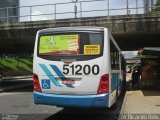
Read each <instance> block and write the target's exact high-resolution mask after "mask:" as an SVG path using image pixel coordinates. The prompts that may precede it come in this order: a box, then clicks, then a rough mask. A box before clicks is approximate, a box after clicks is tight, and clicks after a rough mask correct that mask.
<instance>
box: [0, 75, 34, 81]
mask: <svg viewBox="0 0 160 120" xmlns="http://www.w3.org/2000/svg"><path fill="white" fill-rule="evenodd" d="M27 78H32V76H21V77H3V78H2V80H15V79H18V80H20V79H27Z"/></svg>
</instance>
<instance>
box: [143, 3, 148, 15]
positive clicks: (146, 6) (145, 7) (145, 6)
mask: <svg viewBox="0 0 160 120" xmlns="http://www.w3.org/2000/svg"><path fill="white" fill-rule="evenodd" d="M148 12H149V0H144V14H147V13H148Z"/></svg>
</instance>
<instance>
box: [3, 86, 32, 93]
mask: <svg viewBox="0 0 160 120" xmlns="http://www.w3.org/2000/svg"><path fill="white" fill-rule="evenodd" d="M31 86H32V84H27V85H17V86H12V87H8V88H7V87H6V88H1V89H0V93H2V92H9V91H13V90H18V89H22V88H27V87H31Z"/></svg>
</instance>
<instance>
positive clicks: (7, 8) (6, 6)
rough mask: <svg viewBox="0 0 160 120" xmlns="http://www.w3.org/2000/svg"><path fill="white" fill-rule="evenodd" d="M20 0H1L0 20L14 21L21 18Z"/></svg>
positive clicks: (5, 21)
mask: <svg viewBox="0 0 160 120" xmlns="http://www.w3.org/2000/svg"><path fill="white" fill-rule="evenodd" d="M18 7H19V0H0V22H4V23H14V22H17V21H18V20H19V18H18V16H19V9H18Z"/></svg>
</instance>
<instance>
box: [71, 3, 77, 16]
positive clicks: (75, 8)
mask: <svg viewBox="0 0 160 120" xmlns="http://www.w3.org/2000/svg"><path fill="white" fill-rule="evenodd" d="M72 2H74V3H75V5H74V13H75V18H77V5H76V4H77V2H78V0H75V1H74V0H72Z"/></svg>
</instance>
